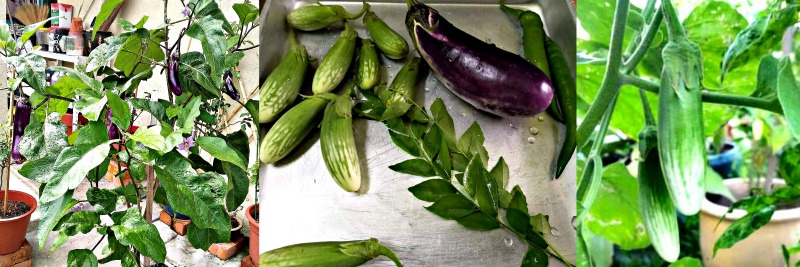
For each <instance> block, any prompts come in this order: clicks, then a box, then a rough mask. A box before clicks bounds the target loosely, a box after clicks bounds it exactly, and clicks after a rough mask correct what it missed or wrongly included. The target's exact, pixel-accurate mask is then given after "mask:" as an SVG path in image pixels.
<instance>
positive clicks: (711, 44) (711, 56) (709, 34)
mask: <svg viewBox="0 0 800 267" xmlns="http://www.w3.org/2000/svg"><path fill="white" fill-rule="evenodd" d="M683 26H684V28H685V29H686V35H687V36H686V37H688V38H689V40H690V41H692V42H694V43H695V44H697V45H698V46H699V47H700V51H701V52H702V54H703V78H705V79H704V80H703V84H704V85H706V86H709V87H711V88H720V87H723V85H722V84H721V83H720V75H721V69H720V67H719V66H720V64H722V56H723V55H724V54H725V51H726V50H728V46H729V45H730V44H731V43H732V42H733V41H734V40H735V38H736V34H737V33H739V31H741V30H743V29H744V28H745V27H747V20H746V19H745V18H744V16H742V15H741V14H739V12H738V11H736V9H735V8H733V7H732V6H731V4H729V3H726V2H723V1H704V2H702V3H700V5H698V6H697V7H695V8H694V9H693V10H692V12H691V13H690V14H689V16H687V17H686V19H685V20H684V21H683ZM746 76H747V78H748V80H750V83H752V73H751V75H746ZM727 78H728V79H726V80H727V81H726V82H725V85H726V86H725V87H728V86H731V85H735V83H731V82H732V81H734V80H737V81H739V80H741V79H738V77H735V76H727ZM752 88H753V85H751V86H749V87H748V88H747V89H746V90H752Z"/></svg>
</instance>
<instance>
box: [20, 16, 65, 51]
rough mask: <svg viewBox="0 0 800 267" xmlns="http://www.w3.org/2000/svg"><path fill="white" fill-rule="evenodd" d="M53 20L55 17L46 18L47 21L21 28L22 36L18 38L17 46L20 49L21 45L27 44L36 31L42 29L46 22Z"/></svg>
mask: <svg viewBox="0 0 800 267" xmlns="http://www.w3.org/2000/svg"><path fill="white" fill-rule="evenodd" d="M54 19H56V18H55V17H52V18H48V19H45V20H43V21H40V22H37V23H33V24H30V25H27V26H25V28H22V35H21V36H20V37H19V45H18V46H19V47H22V46H23V44H25V43H27V42H28V40H30V39H31V37H33V35H34V34H36V31H38V30H39V29H40V28H42V26H44V24H45V23H47V22H48V21H51V20H54Z"/></svg>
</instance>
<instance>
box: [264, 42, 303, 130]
mask: <svg viewBox="0 0 800 267" xmlns="http://www.w3.org/2000/svg"><path fill="white" fill-rule="evenodd" d="M289 40H291V43H292V48H290V49H289V53H286V55H285V56H284V57H283V60H281V63H280V64H278V66H277V67H275V70H273V71H272V73H270V74H269V76H268V77H267V80H265V81H264V85H262V86H261V91H260V92H259V96H260V97H259V100H260V101H259V103H258V106H259V109H258V110H259V111H258V122H259V123H267V122H272V121H273V120H275V118H276V116H278V114H280V113H281V112H282V111H283V110H284V109H286V107H288V106H289V104H291V103H292V102H294V100H295V98H297V94H298V93H300V87H302V86H303V78H304V77H305V75H306V70H307V69H308V52H307V51H306V47H305V46H303V45H301V44H300V43H299V42H297V38H296V37H295V34H294V31H289Z"/></svg>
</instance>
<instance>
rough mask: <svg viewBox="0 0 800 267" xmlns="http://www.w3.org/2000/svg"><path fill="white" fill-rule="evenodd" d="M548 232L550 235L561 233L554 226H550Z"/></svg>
mask: <svg viewBox="0 0 800 267" xmlns="http://www.w3.org/2000/svg"><path fill="white" fill-rule="evenodd" d="M550 234H551V235H553V236H559V235H561V233H560V232H558V229H556V228H555V227H553V228H550Z"/></svg>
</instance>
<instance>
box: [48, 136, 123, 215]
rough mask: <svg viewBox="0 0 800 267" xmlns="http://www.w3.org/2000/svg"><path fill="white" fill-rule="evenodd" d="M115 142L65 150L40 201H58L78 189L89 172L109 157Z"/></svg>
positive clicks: (57, 161)
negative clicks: (68, 191)
mask: <svg viewBox="0 0 800 267" xmlns="http://www.w3.org/2000/svg"><path fill="white" fill-rule="evenodd" d="M114 142H116V141H114V140H112V141H107V142H105V143H102V144H100V145H98V146H95V147H91V146H82V147H77V146H76V147H68V148H66V149H64V150H63V151H62V152H61V154H60V155H59V156H58V159H57V160H56V162H55V164H54V169H53V178H54V179H53V181H51V182H50V183H48V184H47V185H46V186H45V188H44V191H43V192H42V195H41V196H40V201H42V202H50V201H53V200H56V199H58V198H59V197H61V196H62V195H64V192H67V190H70V189H74V188H75V187H77V186H78V185H79V184H80V183H81V181H82V180H83V179H84V177H86V175H87V174H88V173H89V171H90V170H91V169H93V168H95V167H97V166H98V165H100V163H102V162H103V160H104V159H105V157H106V156H108V150H109V146H110V145H111V144H112V143H114Z"/></svg>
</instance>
